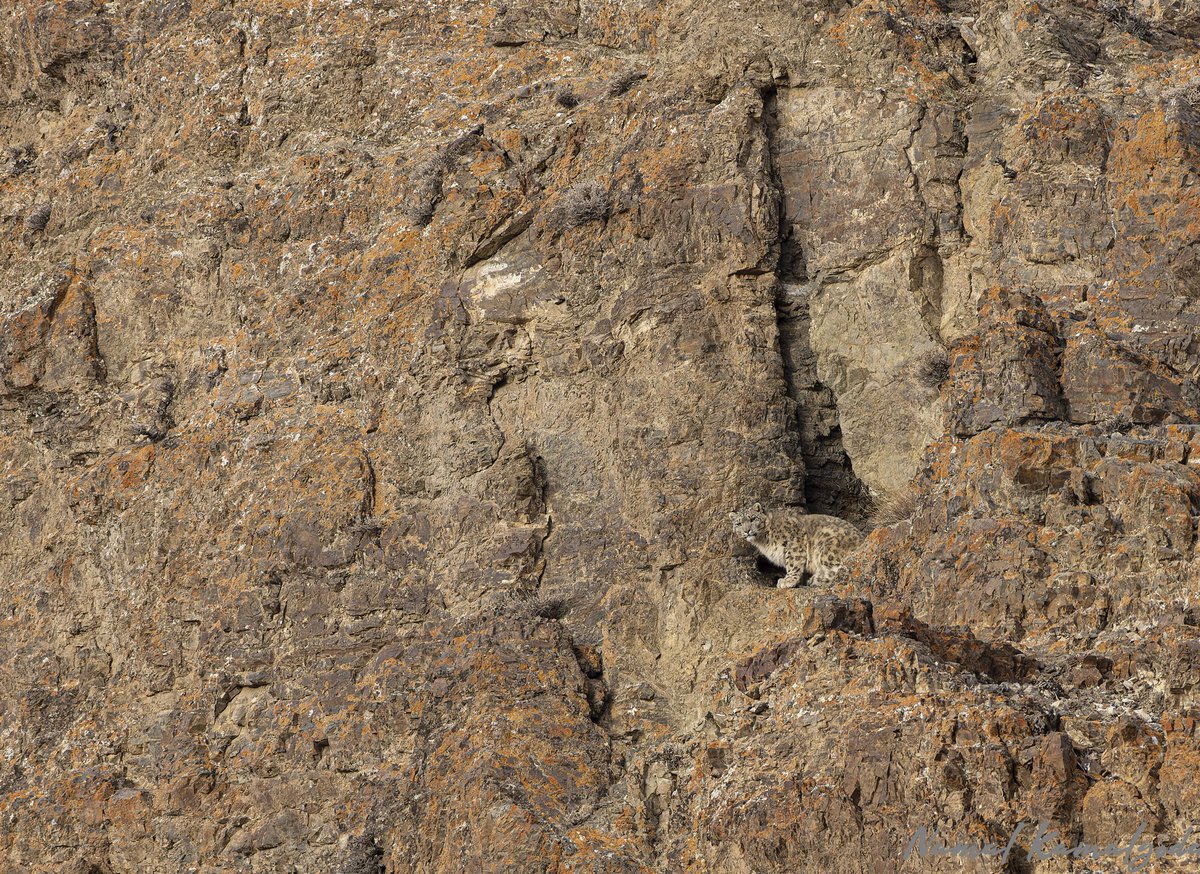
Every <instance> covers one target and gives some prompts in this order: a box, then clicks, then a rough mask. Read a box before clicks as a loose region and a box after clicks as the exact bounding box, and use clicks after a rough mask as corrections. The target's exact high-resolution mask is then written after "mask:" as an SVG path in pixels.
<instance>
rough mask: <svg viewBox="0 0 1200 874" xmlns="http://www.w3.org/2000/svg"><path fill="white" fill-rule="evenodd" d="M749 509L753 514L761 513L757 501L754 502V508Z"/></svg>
mask: <svg viewBox="0 0 1200 874" xmlns="http://www.w3.org/2000/svg"><path fill="white" fill-rule="evenodd" d="M751 509H752V510H754V512H755V513H761V512H762V511H763V508H762V504H760V503H759V502H758V501H755V502H754V506H753V507H751Z"/></svg>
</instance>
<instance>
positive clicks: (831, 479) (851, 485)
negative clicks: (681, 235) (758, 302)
mask: <svg viewBox="0 0 1200 874" xmlns="http://www.w3.org/2000/svg"><path fill="white" fill-rule="evenodd" d="M763 101H764V116H765V125H764V128H765V131H766V136H767V146H768V153H769V156H770V162H771V163H770V173H771V178H772V182H773V183H774V185H775V189H776V195H777V197H778V198H779V200H780V209H779V264H778V268H777V273H776V275H777V279H778V284H777V286H776V295H775V312H776V323H777V325H778V331H779V354H780V357H781V358H782V360H783V373H784V379H785V380H786V381H787V393H788V397H790V398H791V399H792V401H793V402H794V404H795V422H794V426H795V428H796V431H797V432H798V434H799V438H800V452H801V456H802V459H803V462H804V470H805V480H804V498H805V503H806V505H807V507H808V510H809V512H811V513H823V514H826V515H832V516H840V517H842V518H845V519H849V520H850V521H852V522H855V523H859V524H861V523H864V522H865V521H866V519H867V517H868V515H869V513H870V496H869V493H868V491H867V489H866V487H865V486H864V485H863V483H862V482H861V481H860V480H859V478H858V477H857V476H856V475H855V473H854V465H853V463H852V461H851V459H850V456H849V454H848V453H847V452H846V449H845V447H844V446H843V445H842V429H841V423H840V416H839V412H838V403H837V396H836V395H835V394H834V391H833V389H832V388H831V387H830V386H828V385H826V384H825V383H823V382H822V381H821V379H820V377H819V376H818V374H817V356H816V353H815V352H814V351H813V348H812V343H811V341H810V329H811V324H812V321H811V314H810V312H809V297H810V296H811V294H812V293H813V292H815V291H818V290H819V289H820V288H821V285H822V283H823V282H824V280H825V276H824V275H823V274H818V275H817V276H810V274H809V271H808V265H807V262H806V260H805V257H804V251H803V249H802V248H801V246H800V243H799V241H798V240H796V239H795V237H794V236H793V234H792V231H791V223H790V221H789V215H788V209H787V201H788V197H787V195H788V192H787V188H786V185H785V183H784V180H783V176H782V174H781V173H780V172H779V167H778V161H777V157H778V149H779V142H780V141H779V136H778V128H779V118H778V107H777V103H776V94H775V91H774V90H771V91H769V92H767V93H765V94H764V96H763Z"/></svg>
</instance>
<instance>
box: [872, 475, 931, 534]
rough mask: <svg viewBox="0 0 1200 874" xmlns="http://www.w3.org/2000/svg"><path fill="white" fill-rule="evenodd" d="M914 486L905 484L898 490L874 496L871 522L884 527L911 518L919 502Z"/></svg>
mask: <svg viewBox="0 0 1200 874" xmlns="http://www.w3.org/2000/svg"><path fill="white" fill-rule="evenodd" d="M919 498H920V495H919V494H918V492H917V490H916V488H915V487H914V486H912V485H909V486H907V487H906V488H904V489H902V490H901V491H898V492H888V493H886V494H883V495H880V496H879V497H878V498H875V499H874V500H873V501H872V503H873V505H874V506H873V507H872V510H871V524H872V525H873V526H874V527H876V528H886V527H887V526H889V525H895V524H896V523H897V522H903V521H905V520H906V519H910V518H912V515H913V513H915V512H916V511H917V505H918V503H919V501H918V499H919Z"/></svg>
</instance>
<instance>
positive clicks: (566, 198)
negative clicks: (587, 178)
mask: <svg viewBox="0 0 1200 874" xmlns="http://www.w3.org/2000/svg"><path fill="white" fill-rule="evenodd" d="M611 209H612V203H611V202H610V200H609V197H608V191H606V190H605V188H604V186H603V185H601V184H600V183H598V182H580V183H578V184H577V185H572V186H571V187H570V188H568V189H567V190H566V191H565V192H564V193H563V195H562V198H561V199H560V200H559V203H558V210H557V213H556V215H555V223H556V224H557V226H558V227H559V229H560V230H568V229H570V228H577V227H579V226H580V225H585V224H587V223H588V222H596V221H603V220H604V219H606V218H608V215H609V212H610V210H611Z"/></svg>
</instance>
